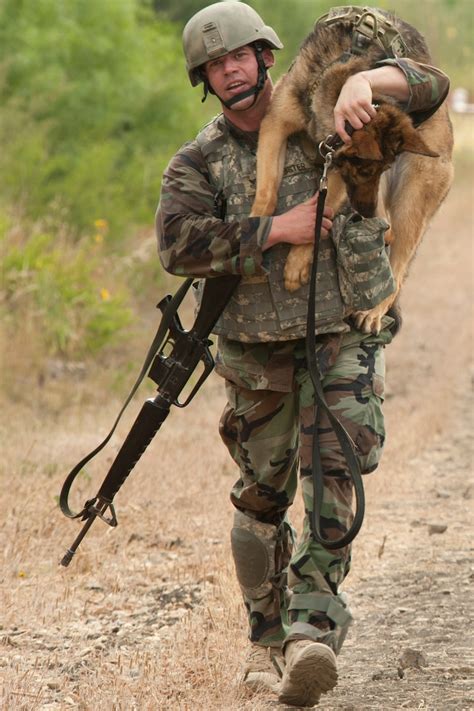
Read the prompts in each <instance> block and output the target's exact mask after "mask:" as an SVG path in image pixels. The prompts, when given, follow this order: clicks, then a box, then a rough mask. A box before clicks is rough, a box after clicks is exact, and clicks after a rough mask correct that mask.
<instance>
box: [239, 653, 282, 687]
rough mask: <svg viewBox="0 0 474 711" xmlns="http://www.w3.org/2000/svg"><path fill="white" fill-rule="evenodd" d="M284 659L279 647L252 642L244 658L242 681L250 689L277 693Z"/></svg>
mask: <svg viewBox="0 0 474 711" xmlns="http://www.w3.org/2000/svg"><path fill="white" fill-rule="evenodd" d="M284 668H285V660H284V657H283V653H282V651H281V649H277V648H274V647H262V646H261V645H258V644H252V646H251V648H250V650H249V652H248V654H247V658H246V660H245V667H244V675H243V679H242V683H243V684H244V685H245V686H246V687H247V688H248V689H251V690H252V691H262V690H269V691H273V692H274V693H275V694H278V692H279V690H280V685H281V678H282V676H283V671H284Z"/></svg>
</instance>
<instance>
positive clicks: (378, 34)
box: [316, 5, 408, 58]
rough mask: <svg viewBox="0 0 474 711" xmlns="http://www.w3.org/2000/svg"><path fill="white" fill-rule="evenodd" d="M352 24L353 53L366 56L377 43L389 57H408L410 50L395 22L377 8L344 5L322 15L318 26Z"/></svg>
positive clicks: (317, 22)
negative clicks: (365, 53)
mask: <svg viewBox="0 0 474 711" xmlns="http://www.w3.org/2000/svg"><path fill="white" fill-rule="evenodd" d="M339 22H350V23H351V24H352V25H353V32H352V47H351V53H352V54H355V55H360V54H364V52H366V50H367V48H368V46H369V45H370V44H371V43H373V42H375V43H376V44H378V46H379V47H380V48H381V49H382V50H383V51H384V53H385V54H386V55H387V56H388V57H394V58H398V57H406V56H408V48H407V46H406V44H405V42H404V40H403V37H402V36H401V34H400V32H399V31H398V29H397V28H396V27H395V24H394V22H392V20H390V19H389V18H388V17H387V16H386V15H384V14H382V13H381V12H379V11H378V10H377V9H375V8H371V7H362V8H361V7H357V6H355V5H343V6H341V7H333V8H331V10H330V11H329V12H327V13H326V14H325V15H322V16H321V17H320V18H319V19H318V20H317V21H316V25H318V24H324V25H334V24H336V23H339Z"/></svg>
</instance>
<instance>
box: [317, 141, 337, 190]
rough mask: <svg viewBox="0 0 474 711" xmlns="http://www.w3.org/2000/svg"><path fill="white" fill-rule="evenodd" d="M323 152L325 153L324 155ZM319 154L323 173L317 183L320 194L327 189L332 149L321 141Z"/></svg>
mask: <svg viewBox="0 0 474 711" xmlns="http://www.w3.org/2000/svg"><path fill="white" fill-rule="evenodd" d="M326 140H327V139H326ZM323 150H325V151H326V155H324V153H323ZM319 152H320V154H321V155H322V156H323V158H324V166H323V173H322V175H321V179H320V181H319V192H322V191H323V190H327V189H328V170H329V168H330V167H331V165H332V159H333V155H334V149H333V148H331V146H328V145H327V142H326V141H322V142H321V143H320V144H319Z"/></svg>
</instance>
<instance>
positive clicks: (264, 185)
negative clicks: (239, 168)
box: [250, 113, 289, 217]
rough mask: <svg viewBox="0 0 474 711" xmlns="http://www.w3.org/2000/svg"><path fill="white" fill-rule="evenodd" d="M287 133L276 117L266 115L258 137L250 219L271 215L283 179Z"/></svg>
mask: <svg viewBox="0 0 474 711" xmlns="http://www.w3.org/2000/svg"><path fill="white" fill-rule="evenodd" d="M288 135H289V134H288V133H287V132H286V131H285V127H284V125H283V123H282V122H281V121H279V119H278V117H275V116H273V115H271V113H270V114H268V115H267V116H266V117H265V118H264V119H263V121H262V125H261V127H260V133H259V137H258V151H257V187H256V193H255V200H254V202H253V205H252V211H251V213H250V216H251V217H256V216H262V215H273V213H274V212H275V208H276V204H277V197H278V187H279V185H280V183H281V179H282V177H283V169H284V166H285V157H286V139H287V137H288Z"/></svg>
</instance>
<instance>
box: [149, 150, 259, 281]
mask: <svg viewBox="0 0 474 711" xmlns="http://www.w3.org/2000/svg"><path fill="white" fill-rule="evenodd" d="M215 198H216V190H215V188H214V187H213V186H212V185H211V184H210V182H209V180H208V177H207V169H206V164H205V161H204V159H203V158H202V154H201V151H200V149H199V147H198V145H197V144H196V143H195V142H191V143H189V144H186V145H185V146H183V148H182V149H181V150H180V151H178V153H177V154H176V155H175V156H174V158H173V159H172V160H171V162H170V164H169V165H168V167H167V168H166V170H165V173H164V176H163V181H162V186H161V197H160V203H159V205H158V210H157V213H156V233H157V238H158V252H159V255H160V260H161V263H162V264H163V267H164V268H165V269H166V271H168V272H170V273H172V274H176V275H179V276H191V277H196V278H201V277H212V276H219V275H221V274H242V275H244V276H254V275H262V274H265V273H266V269H265V268H264V267H263V264H262V260H263V255H262V246H263V245H264V243H265V241H266V239H267V236H268V233H269V232H270V228H271V222H272V218H271V217H249V218H246V219H243V220H239V221H236V222H231V223H230V222H224V221H223V219H220V218H219V217H216V216H215V214H214V213H215V207H214V201H215Z"/></svg>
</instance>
